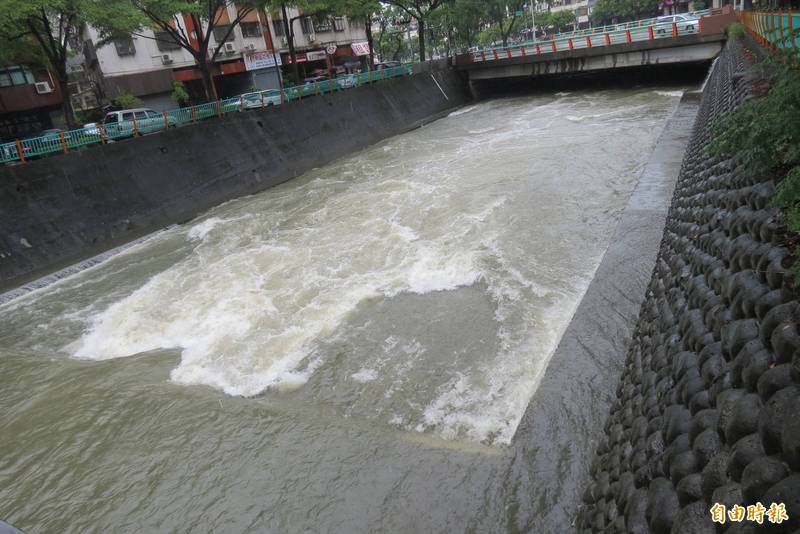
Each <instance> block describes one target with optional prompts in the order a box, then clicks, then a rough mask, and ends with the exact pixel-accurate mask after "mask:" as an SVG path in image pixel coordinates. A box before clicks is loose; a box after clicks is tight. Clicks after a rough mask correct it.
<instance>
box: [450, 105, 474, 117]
mask: <svg viewBox="0 0 800 534" xmlns="http://www.w3.org/2000/svg"><path fill="white" fill-rule="evenodd" d="M477 107H478V106H467V107H465V108H463V109H459V110H456V111H454V112H452V113H451V114H450V115H448V117H458V116H460V115H465V114H467V113H470V112H472V111H475V109H476V108H477Z"/></svg>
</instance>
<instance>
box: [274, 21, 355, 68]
mask: <svg viewBox="0 0 800 534" xmlns="http://www.w3.org/2000/svg"><path fill="white" fill-rule="evenodd" d="M286 11H287V13H286V14H287V16H288V17H289V21H290V23H291V27H292V29H293V32H294V47H295V52H296V55H297V63H298V64H299V66H300V71H301V74H302V75H303V77H306V76H312V75H314V74H316V73H322V72H327V73H337V72H338V73H341V72H346V71H353V70H356V69H366V68H367V62H368V58H369V46H368V44H367V42H366V40H367V33H366V28H365V23H364V22H360V21H355V20H349V19H347V18H346V17H329V16H308V17H303V16H302V13H301V12H300V11H299V10H298V9H296V8H288V9H287V10H286ZM270 23H271V30H272V35H273V36H274V37H275V45H276V48H277V49H278V50H279V51H280V54H281V60H282V63H283V65H284V70H285V71H287V72H288V71H289V68H290V67H291V57H290V55H289V41H288V39H287V36H286V29H285V25H284V21H283V19H282V14H281V13H280V12H278V13H272V14H271V15H270Z"/></svg>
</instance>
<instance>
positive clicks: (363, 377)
mask: <svg viewBox="0 0 800 534" xmlns="http://www.w3.org/2000/svg"><path fill="white" fill-rule="evenodd" d="M350 378H352V379H353V380H355V381H356V382H361V383H362V384H365V383H367V382H372V381H374V380H376V379H377V378H378V371H376V370H375V369H361V370H359V371H358V372H357V373H353V374H352V375H350Z"/></svg>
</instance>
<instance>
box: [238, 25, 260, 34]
mask: <svg viewBox="0 0 800 534" xmlns="http://www.w3.org/2000/svg"><path fill="white" fill-rule="evenodd" d="M239 25H240V26H241V28H242V37H261V24H259V23H258V22H241V23H239Z"/></svg>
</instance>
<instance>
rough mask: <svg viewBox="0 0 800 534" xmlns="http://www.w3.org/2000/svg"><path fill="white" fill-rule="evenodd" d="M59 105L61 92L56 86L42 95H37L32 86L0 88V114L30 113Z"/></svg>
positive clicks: (34, 87)
mask: <svg viewBox="0 0 800 534" xmlns="http://www.w3.org/2000/svg"><path fill="white" fill-rule="evenodd" d="M47 83H48V84H49V83H50V82H49V81H48V82H47ZM60 105H61V91H60V90H59V88H58V86H56V87H52V91H51V92H49V93H43V94H39V93H38V92H37V91H36V86H35V85H33V84H25V85H13V86H10V87H0V113H11V112H16V111H30V110H33V109H40V108H49V107H57V106H60Z"/></svg>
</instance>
